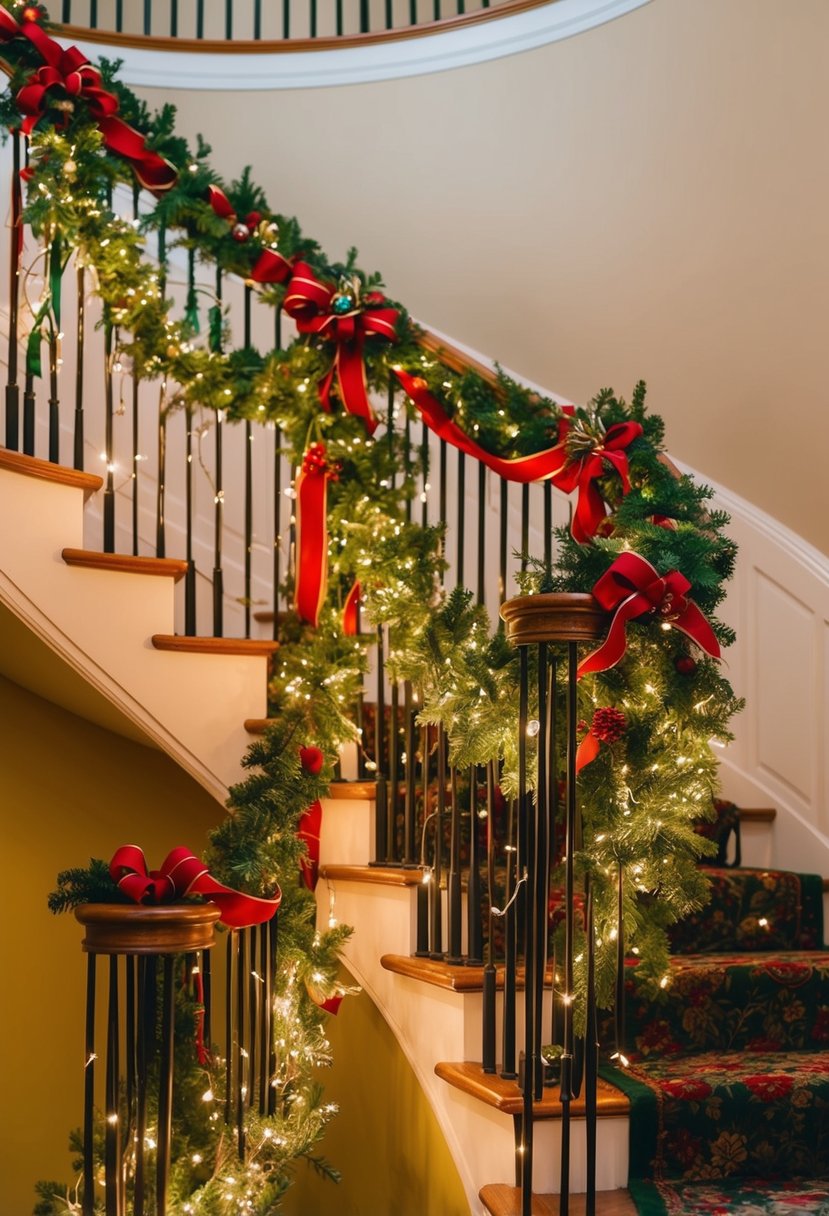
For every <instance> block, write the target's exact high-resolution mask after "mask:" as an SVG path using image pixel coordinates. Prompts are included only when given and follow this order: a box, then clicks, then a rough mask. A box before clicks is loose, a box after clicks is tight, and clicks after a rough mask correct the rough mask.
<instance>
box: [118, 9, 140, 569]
mask: <svg viewBox="0 0 829 1216" xmlns="http://www.w3.org/2000/svg"><path fill="white" fill-rule="evenodd" d="M119 28H120V27H119ZM139 196H140V191H139V188H138V186H137V185H134V186H133V188H132V215H133V219H138V200H139ZM138 423H139V403H138V377H137V376H136V374H135V366H134V365H133V370H132V552H133V555H134V556H136V557H137V556H138V466H139V464H140V461H141V458H140V455H139V450H138V445H139V426H138Z"/></svg>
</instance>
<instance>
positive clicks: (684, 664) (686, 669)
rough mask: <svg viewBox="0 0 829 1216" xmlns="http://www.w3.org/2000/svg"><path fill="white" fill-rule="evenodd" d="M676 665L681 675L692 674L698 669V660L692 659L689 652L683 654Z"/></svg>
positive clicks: (676, 661)
mask: <svg viewBox="0 0 829 1216" xmlns="http://www.w3.org/2000/svg"><path fill="white" fill-rule="evenodd" d="M674 667H675V668H676V669H677V671H678V672H679V674H680V675H681V676H692V675H693V674H694V672H695V671H696V669H697V661H696V659H692V658H691V656H690V655H689V654H681V655H680V656H679V658H678V659H676V660H675V662H674Z"/></svg>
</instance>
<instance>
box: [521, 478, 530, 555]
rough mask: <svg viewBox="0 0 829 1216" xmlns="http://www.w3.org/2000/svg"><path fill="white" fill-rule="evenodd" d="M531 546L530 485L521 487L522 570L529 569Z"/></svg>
mask: <svg viewBox="0 0 829 1216" xmlns="http://www.w3.org/2000/svg"><path fill="white" fill-rule="evenodd" d="M529 548H530V487H529V486H528V485H523V486H522V487H521V570H522V571H524V570H526V569H527V555H528V553H529Z"/></svg>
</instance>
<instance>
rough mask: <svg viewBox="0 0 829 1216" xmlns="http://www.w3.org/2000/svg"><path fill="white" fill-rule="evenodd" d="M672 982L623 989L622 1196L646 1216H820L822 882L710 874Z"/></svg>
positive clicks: (828, 1067)
mask: <svg viewBox="0 0 829 1216" xmlns="http://www.w3.org/2000/svg"><path fill="white" fill-rule="evenodd" d="M708 873H709V874H710V876H711V878H712V898H711V902H710V903H709V904H708V906H707V907H706V908H705V909H704V911H703V912H702V913H699V914H697V915H696V916H695V917H694V918H692V920H689V921H688V922H686V923H685V924H683V925H682V926H680V927H679V928H678V929H677V931H676V932H675V934H674V937H673V950H674V952H675V953H674V957H673V959H672V967H671V981H670V983H669V984H668V985H667V986H666V987H665V988H664V989H659V990H658V992H657V993H656V994H654V992H653V990H652V989H649V990H646V989H645V987H644V985H640V984H639V983H638V982H637V968H636V966H635V965H631V966H630V968H629V974H628V978H627V981H626V1025H627V1031H626V1050H625V1054H626V1055H627V1056H628V1057H629V1059H630V1063H629V1066H628V1067H626V1068H625V1069H619V1068H614V1067H612V1066H608V1067H605V1068H603V1069H602V1074H603V1076H605V1077H606V1079H607V1080H609V1081H612V1082H613V1084H615V1085H617V1086H619V1088H620V1089H622V1090H623V1091H624V1092H625V1093H626V1094H627V1095H628V1096H629V1097H630V1099H631V1126H630V1145H631V1148H630V1188H631V1195H632V1197H633V1199H634V1202H635V1203H636V1205H637V1208H638V1210H639V1212H640V1214H641V1216H678V1214H679V1213H687V1214H688V1216H725V1214H726V1213H736V1214H741V1216H760V1214H761V1213H762V1214H764V1216H765V1214H767V1213H768V1214H772V1216H787V1214H788V1213H794V1212H798V1213H802V1212H815V1213H821V1212H822V1213H825V1216H829V951H825V950H824V949H822V940H823V916H822V909H823V902H822V901H823V891H822V881H821V879H820V878H819V877H817V876H813V875H796V874H790V873H782V872H774V871H764V870H740V869H727V868H725V869H714V870H710V871H708Z"/></svg>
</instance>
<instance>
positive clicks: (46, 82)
mask: <svg viewBox="0 0 829 1216" xmlns="http://www.w3.org/2000/svg"><path fill="white" fill-rule="evenodd" d="M18 34H19V35H21V36H22V37H25V38H28V39H29V41H30V42H31V43H32V44H33V45H34V46H35V47H36V48H37V50H38V51H39V52H40V54H41V56H42V58H43V60H44V63H43V66H42V67H40V68H38V69H37V70H36V71H35V72H34V73H33V74H32V75H31V76H30V77H29V80H28V81H27V82H26V84H24V85H23V87H22V88H21V89H20V90H19V91H18V93H17V98H16V100H17V104H18V106H19V107H20V111H21V113H23V114H25V115H26V117H25V118H24V120H23V122H22V124H21V130H22V131H23V133H24V135H29V134H30V133H31V131H32V130H33V129H34V127H35V126H36V125H37V122H38V120H39V118H40V117H41V115H42V114H43V112H44V110H45V109H46V100H47V94H48V93H49V92H50V90H52V89H55V88H57V89H59V90H61V91H62V92H63V93H66V94H67V95H68V98H69V99H70V100H71V99H73V98H77V99H78V100H83V101H85V102H86V103H87V104H88V106H89V110H90V113H91V114H92V116H93V118H94V119H95V121H96V123H97V124H98V129H99V131H100V132H101V134H102V136H103V138H104V144H105V145H106V147H107V148H109V150H110V151H111V152H115V153H116V154H117V155H118V156H121V157H123V158H124V160H127V161H129V162H130V165H131V166H132V169H133V172H134V173H135V175H136V177H137V178H138V180H139V182H140V183H141V185H142V186H146V187H147V189H148V190H152V191H153V192H154V193H159V192H161V191H163V190H169V189H170V187H171V186H173V185H174V184H175V182H176V179H177V177H178V174H177V172H176V170H175V168H174V166H173V165H171V164H170V162H169V161H166V160H164V158H163V157H161V156H159V155H158V153H157V152H152V151H151V150H150V149H149V148H148V147H147V143H146V140H145V139H144V136H143V135H141V134H140V133H139V132H138V131H136V130H135V128H134V127H131V126H130V125H129V124H128V123H126V122H124V120H123V119H122V118H118V117H117V116H116V115H117V111H118V98H117V97H116V96H115V94H114V93H109V92H107V90H106V89H104V88H102V87H101V73H100V72H99V71H98V69H97V68H95V67H93V66H92V64H91V63H90V62H89V60H88V59H87V58H86V56H85V55H83V54H82V53H81V52H80V51H79V50H78V48H77V47H76V46H70V47H67V48H64V47H62V46H61V45H60V43H58V42H55V40H54V38H50V37H49V35H48V34H47V33H46V32H45V30H43V29H42V28H41V26H39V25H38V24H37V23H36V22H33V21H26V22H24V23H23V25H18V24H17V22H16V21H15V20H14V18H13V17H11V16H10V14H9V13H8V12H7V11H6V10H5V9H2V10H0V40H2V41H5V42H8V41H10V40H11V39H12V38H14V37H16V36H17V35H18Z"/></svg>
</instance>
